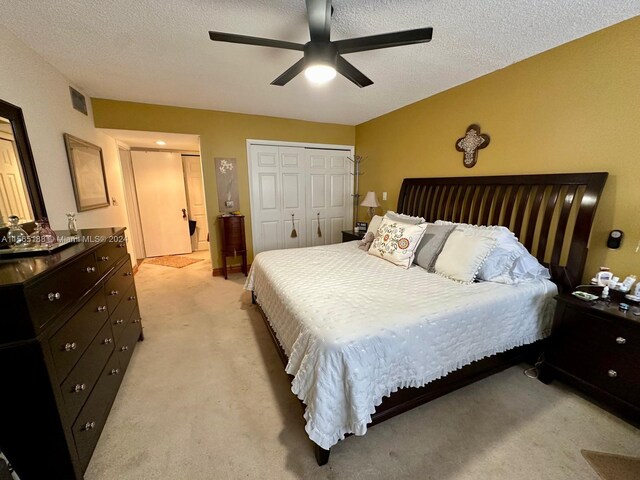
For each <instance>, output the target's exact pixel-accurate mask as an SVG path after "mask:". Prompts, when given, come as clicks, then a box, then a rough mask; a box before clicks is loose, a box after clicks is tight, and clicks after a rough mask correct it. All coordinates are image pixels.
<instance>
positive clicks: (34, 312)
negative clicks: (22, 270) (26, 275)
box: [25, 253, 101, 329]
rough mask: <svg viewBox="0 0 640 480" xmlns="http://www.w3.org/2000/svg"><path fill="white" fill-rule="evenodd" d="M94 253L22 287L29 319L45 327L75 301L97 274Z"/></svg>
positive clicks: (36, 325) (36, 324)
mask: <svg viewBox="0 0 640 480" xmlns="http://www.w3.org/2000/svg"><path fill="white" fill-rule="evenodd" d="M100 275H101V274H100V272H99V269H98V267H97V264H96V259H95V257H94V255H93V253H90V254H86V255H83V256H82V257H80V258H78V259H77V260H74V261H73V262H71V263H70V264H69V265H67V266H65V267H63V268H62V269H60V270H58V271H57V272H54V273H52V274H51V275H49V276H47V277H46V278H44V279H43V280H41V281H40V282H38V283H36V284H34V285H29V286H28V287H26V288H25V296H26V299H27V305H28V308H29V313H30V314H31V315H30V316H31V320H32V322H33V323H34V326H35V327H36V329H41V328H42V327H44V326H45V325H46V324H47V323H48V322H49V321H50V320H51V319H52V318H54V317H55V316H56V315H57V314H58V313H60V312H62V310H63V309H64V308H65V307H68V306H69V305H71V304H72V303H73V302H75V301H77V300H78V298H80V297H81V296H82V295H83V294H84V293H85V292H86V291H88V290H90V289H91V287H93V285H95V283H96V282H97V281H98V279H99V278H100Z"/></svg>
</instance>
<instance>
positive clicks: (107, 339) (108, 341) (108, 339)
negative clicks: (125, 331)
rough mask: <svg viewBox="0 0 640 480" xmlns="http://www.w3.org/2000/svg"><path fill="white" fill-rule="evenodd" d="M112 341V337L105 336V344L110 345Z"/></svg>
mask: <svg viewBox="0 0 640 480" xmlns="http://www.w3.org/2000/svg"><path fill="white" fill-rule="evenodd" d="M112 341H113V339H111V338H105V339H104V344H105V345H109V344H110V343H111V342H112Z"/></svg>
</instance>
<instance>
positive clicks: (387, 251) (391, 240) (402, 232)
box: [368, 218, 427, 268]
mask: <svg viewBox="0 0 640 480" xmlns="http://www.w3.org/2000/svg"><path fill="white" fill-rule="evenodd" d="M426 229H427V224H426V223H425V224H422V225H411V224H409V223H402V222H396V221H392V220H390V219H388V218H383V219H382V223H381V224H380V228H378V232H377V233H376V237H375V239H374V240H373V243H372V244H371V248H369V252H368V253H369V255H373V256H376V257H379V258H383V259H385V260H387V261H389V262H391V263H393V264H394V265H398V266H401V267H404V268H409V267H410V266H411V264H412V263H413V257H414V256H415V252H416V248H417V246H418V245H419V244H420V240H421V239H422V236H423V235H424V232H425V231H426Z"/></svg>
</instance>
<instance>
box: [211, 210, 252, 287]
mask: <svg viewBox="0 0 640 480" xmlns="http://www.w3.org/2000/svg"><path fill="white" fill-rule="evenodd" d="M218 225H219V226H220V247H221V250H222V269H223V271H224V279H225V280H226V279H227V257H237V256H241V257H242V273H244V276H245V277H246V276H247V243H246V240H245V235H244V215H219V216H218Z"/></svg>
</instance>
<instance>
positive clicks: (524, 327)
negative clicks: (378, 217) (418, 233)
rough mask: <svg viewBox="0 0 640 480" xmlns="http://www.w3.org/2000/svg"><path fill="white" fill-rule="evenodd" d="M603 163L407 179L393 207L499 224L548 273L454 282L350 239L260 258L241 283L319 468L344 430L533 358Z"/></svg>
mask: <svg viewBox="0 0 640 480" xmlns="http://www.w3.org/2000/svg"><path fill="white" fill-rule="evenodd" d="M606 177H607V174H606V173H588V174H556V175H529V176H517V177H512V176H506V177H465V178H434V179H405V180H404V182H403V184H402V188H401V191H400V195H399V199H398V208H397V211H398V212H400V213H404V214H408V215H418V216H422V217H424V218H425V219H426V220H427V221H435V220H450V221H454V222H461V223H470V224H481V225H503V226H506V227H508V228H510V229H511V230H512V231H513V232H515V233H516V234H517V235H518V237H519V238H520V239H521V242H522V243H523V244H524V245H525V246H526V247H527V249H528V250H529V251H530V252H531V253H532V254H534V255H535V256H536V257H537V259H538V260H539V261H540V262H541V263H542V264H544V265H545V266H547V267H548V268H549V270H550V271H551V273H552V279H553V282H551V281H548V280H542V279H540V280H536V281H532V282H526V283H522V284H518V285H502V284H496V283H492V282H477V283H474V284H471V285H461V284H457V283H455V282H452V281H451V280H448V279H445V278H442V277H440V276H438V275H436V274H434V273H428V272H427V271H426V270H424V269H422V268H420V267H412V268H410V269H408V270H404V269H402V268H399V267H397V266H395V265H393V264H391V263H389V262H386V261H384V260H381V259H378V258H375V257H373V256H371V255H368V254H367V253H366V252H364V251H362V250H359V249H358V248H357V246H356V242H348V243H344V244H339V245H330V246H322V247H312V248H305V249H298V250H279V251H270V252H263V253H261V254H259V255H258V256H256V258H255V260H254V263H253V265H252V269H251V272H250V274H249V278H248V280H247V284H246V288H247V289H248V290H251V292H252V297H253V299H254V302H255V303H257V304H258V306H259V308H260V310H261V312H262V313H263V318H264V319H265V325H266V326H267V328H268V329H269V332H270V333H271V336H272V338H273V339H274V343H275V345H276V347H277V348H278V351H279V353H280V356H281V359H282V360H283V363H284V364H285V369H286V371H287V373H289V375H291V376H292V391H293V392H294V394H296V395H297V396H298V398H299V399H300V400H301V401H302V402H303V403H304V405H305V406H306V408H305V420H306V427H305V429H306V431H307V433H308V435H309V437H310V439H311V440H312V441H313V442H314V443H315V453H316V459H317V461H318V464H320V465H322V464H325V463H326V462H327V461H328V458H329V452H330V448H331V446H332V445H334V444H335V443H337V442H338V441H340V440H342V439H343V438H345V436H348V435H350V434H356V435H362V434H364V433H365V432H366V430H367V428H368V427H369V426H371V425H375V424H376V423H380V422H381V421H383V420H385V419H387V418H390V417H392V416H394V415H396V414H398V413H401V412H403V411H406V410H408V409H410V408H413V407H415V406H418V405H420V404H423V403H425V402H427V401H429V400H432V399H434V398H437V397H439V396H441V395H443V394H445V393H448V392H450V391H452V390H455V389H457V388H460V387H462V386H464V385H467V384H469V383H471V382H474V381H476V380H479V379H481V378H484V377H486V376H488V375H490V374H492V373H495V372H497V371H500V370H502V369H504V368H507V367H508V366H510V365H513V364H515V363H517V362H520V361H522V360H525V359H535V356H536V355H537V354H538V353H539V352H540V351H541V341H542V340H543V339H544V338H545V337H546V336H547V335H548V330H549V326H550V321H551V317H552V311H553V306H554V302H553V297H554V295H555V294H556V293H557V291H558V290H560V291H564V290H568V289H571V288H573V286H575V285H577V284H578V283H579V281H580V279H581V277H582V270H583V268H584V261H585V259H586V252H587V244H588V240H589V234H590V231H591V225H592V222H593V216H594V214H595V208H596V206H597V203H598V199H599V196H600V194H601V191H602V188H603V186H604V182H605V180H606Z"/></svg>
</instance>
